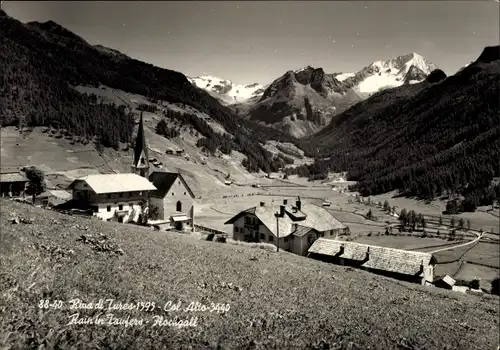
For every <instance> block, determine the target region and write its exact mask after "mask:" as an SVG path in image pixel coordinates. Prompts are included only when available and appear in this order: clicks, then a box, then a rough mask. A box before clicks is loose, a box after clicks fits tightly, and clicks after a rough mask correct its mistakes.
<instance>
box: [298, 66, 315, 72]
mask: <svg viewBox="0 0 500 350" xmlns="http://www.w3.org/2000/svg"><path fill="white" fill-rule="evenodd" d="M308 70H314V67H313V66H311V65H307V66H305V67H304V68H301V69H298V70H296V71H295V72H294V73H300V72H305V71H308Z"/></svg>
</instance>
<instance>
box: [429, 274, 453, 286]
mask: <svg viewBox="0 0 500 350" xmlns="http://www.w3.org/2000/svg"><path fill="white" fill-rule="evenodd" d="M441 281H442V282H444V283H446V284H447V285H449V286H450V287H453V286H454V285H455V283H456V282H457V281H455V280H454V279H453V278H452V277H450V276H448V275H445V276H443V277H439V278H437V279H435V280H434V284H436V283H438V282H441Z"/></svg>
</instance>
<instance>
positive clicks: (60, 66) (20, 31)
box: [0, 11, 294, 171]
mask: <svg viewBox="0 0 500 350" xmlns="http://www.w3.org/2000/svg"><path fill="white" fill-rule="evenodd" d="M0 66H1V67H2V69H3V72H2V75H3V79H2V80H1V83H0V84H1V85H0V104H1V105H2V109H1V112H0V121H1V123H2V125H4V126H5V125H19V124H21V125H22V126H24V125H31V126H41V125H44V126H53V127H56V128H60V129H66V130H68V131H69V132H70V133H72V134H74V135H77V136H84V137H86V138H91V137H94V136H97V138H98V139H99V140H100V141H101V143H102V144H103V145H105V146H113V147H116V146H117V145H118V143H119V141H122V142H128V141H130V138H131V134H132V130H133V116H132V115H131V114H130V113H128V111H126V110H125V108H123V107H117V106H114V105H107V104H102V103H99V102H98V101H97V98H95V96H92V95H90V96H88V95H83V94H80V93H79V92H77V91H76V90H75V89H74V88H73V87H75V86H78V85H87V86H95V87H98V86H100V85H106V86H109V87H111V88H114V89H120V90H123V91H126V92H130V93H135V94H139V95H143V96H146V97H148V98H149V99H151V100H153V101H160V100H162V101H167V102H171V103H183V104H185V105H190V106H192V107H194V108H196V109H198V110H199V111H200V112H205V113H206V114H208V115H210V116H211V117H212V118H213V119H214V120H216V121H217V122H219V123H220V124H221V125H222V126H223V127H224V128H225V130H227V131H228V132H229V133H231V134H232V135H234V136H235V139H234V140H233V141H232V142H234V145H233V146H234V149H238V150H241V151H242V152H243V153H244V154H245V155H247V157H248V162H247V168H248V169H252V170H258V168H260V169H262V170H265V171H269V170H270V169H271V168H275V167H276V164H274V165H273V161H274V158H273V156H272V155H271V154H270V153H269V152H267V151H265V150H264V149H263V148H262V147H261V146H260V145H259V144H258V141H263V142H265V141H266V140H268V139H274V140H278V141H280V140H283V141H287V142H293V141H294V140H293V138H291V137H289V136H286V135H284V134H282V133H281V132H280V131H278V130H274V129H271V128H267V127H265V126H261V125H259V124H257V123H254V122H251V121H245V120H241V119H239V118H238V117H236V116H235V115H234V114H233V112H232V111H231V110H230V109H228V108H227V107H225V106H222V105H221V104H220V103H219V102H218V101H217V100H216V99H214V98H213V97H211V96H210V95H208V93H206V92H205V91H202V90H200V89H198V88H196V87H195V86H193V85H191V84H190V83H189V81H188V80H187V78H186V77H185V76H184V75H183V74H182V73H179V72H175V71H171V70H168V69H163V68H158V67H155V66H153V65H151V64H148V63H144V62H141V61H138V60H135V59H131V58H129V57H128V56H125V55H122V54H119V53H117V52H114V51H113V50H103V49H102V48H100V47H94V46H92V45H90V44H88V43H87V42H86V41H85V40H83V39H82V38H80V37H79V36H77V35H75V34H73V33H72V32H70V31H69V30H67V29H65V28H63V27H61V26H60V25H58V24H57V23H54V22H52V21H49V22H46V23H38V22H32V23H28V24H23V23H21V22H19V21H17V20H15V19H13V18H11V17H9V16H7V15H6V14H5V12H3V11H2V12H1V13H0ZM211 140H212V143H215V144H216V145H218V137H217V135H215V136H214V135H212V138H211Z"/></svg>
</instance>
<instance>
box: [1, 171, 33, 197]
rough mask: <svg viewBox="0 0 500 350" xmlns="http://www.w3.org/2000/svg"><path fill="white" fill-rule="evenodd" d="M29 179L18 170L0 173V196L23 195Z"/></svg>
mask: <svg viewBox="0 0 500 350" xmlns="http://www.w3.org/2000/svg"><path fill="white" fill-rule="evenodd" d="M28 182H29V180H28V179H27V178H26V176H25V175H24V174H21V173H20V172H19V171H16V172H3V173H0V195H1V196H2V197H24V196H25V189H26V184H27V183H28Z"/></svg>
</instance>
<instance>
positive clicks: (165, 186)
mask: <svg viewBox="0 0 500 350" xmlns="http://www.w3.org/2000/svg"><path fill="white" fill-rule="evenodd" d="M177 179H179V180H181V181H182V183H183V184H184V186H185V187H186V189H187V190H188V192H189V194H190V196H191V197H192V198H194V197H195V196H194V193H193V191H191V189H190V188H189V186H188V184H187V183H186V181H185V180H184V178H183V177H182V175H181V174H180V173H169V172H166V171H153V172H152V173H151V174H150V175H149V181H151V183H152V184H153V185H154V186H155V187H156V188H157V190H156V191H154V192H153V193H152V195H154V196H155V197H161V198H164V197H165V195H166V194H167V193H168V191H169V190H170V188H171V187H172V185H173V184H174V183H175V180H177Z"/></svg>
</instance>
